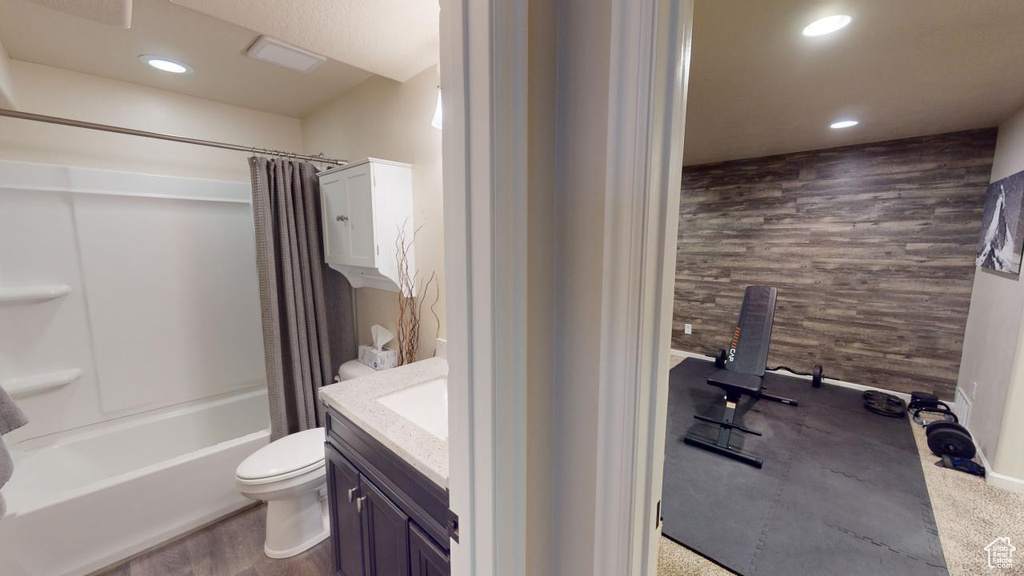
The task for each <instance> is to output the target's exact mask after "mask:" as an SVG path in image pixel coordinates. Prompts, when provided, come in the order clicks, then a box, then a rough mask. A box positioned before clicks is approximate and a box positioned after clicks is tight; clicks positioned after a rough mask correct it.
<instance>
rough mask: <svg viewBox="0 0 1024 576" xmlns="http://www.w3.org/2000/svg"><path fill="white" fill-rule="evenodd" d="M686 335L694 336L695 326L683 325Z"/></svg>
mask: <svg viewBox="0 0 1024 576" xmlns="http://www.w3.org/2000/svg"><path fill="white" fill-rule="evenodd" d="M683 333H684V334H693V324H683Z"/></svg>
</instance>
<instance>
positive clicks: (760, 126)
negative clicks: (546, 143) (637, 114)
mask: <svg viewBox="0 0 1024 576" xmlns="http://www.w3.org/2000/svg"><path fill="white" fill-rule="evenodd" d="M828 14H850V15H851V16H853V22H852V23H851V24H850V25H849V26H847V27H846V28H844V29H842V30H840V31H839V32H836V33H835V34H831V35H828V36H822V37H818V38H806V37H804V36H802V35H801V34H800V31H801V30H802V29H803V27H804V26H805V25H806V24H808V23H810V22H811V21H813V20H815V19H816V18H818V17H820V16H824V15H828ZM687 98H688V103H687V115H686V145H685V147H684V163H685V164H703V163H707V162H717V161H722V160H731V159H737V158H752V157H758V156H766V155H771V154H780V153H786V152H793V151H798V150H812V149H818V148H830V147H834V146H842V145H847V144H857V143H864V142H877V141H882V140H888V139H893V138H902V137H906V136H917V135H924V134H937V133H941V132H950V131H955V130H964V129H969V128H981V127H991V126H996V125H998V124H999V123H1000V122H1001V121H1002V120H1005V119H1006V118H1007V117H1009V116H1010V115H1011V114H1012V113H1013V112H1014V111H1015V110H1016V109H1018V108H1020V107H1021V106H1024V1H1021V0H898V1H894V0H856V1H854V0H839V1H833V2H828V1H826V2H820V1H804V0H772V1H770V2H764V1H756V2H755V1H751V0H697V4H696V11H695V16H694V31H693V52H692V56H691V69H690V86H689V93H688V96H687ZM846 117H852V118H856V119H859V120H860V125H859V126H856V127H854V128H850V129H846V130H831V129H830V128H829V124H830V123H832V122H833V121H834V120H836V119H840V118H846Z"/></svg>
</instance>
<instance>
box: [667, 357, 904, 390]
mask: <svg viewBox="0 0 1024 576" xmlns="http://www.w3.org/2000/svg"><path fill="white" fill-rule="evenodd" d="M671 354H672V355H673V356H679V357H682V358H700V359H701V360H710V361H712V362H714V361H715V359H714V358H712V357H711V356H706V355H704V354H697V353H695V352H686V351H685V350H676V349H675V348H673V349H672V351H671ZM775 373H776V374H782V375H784V376H789V377H791V378H798V379H800V380H807V381H810V380H811V377H810V376H804V375H803V374H793V373H792V372H790V371H789V370H776V371H775ZM825 374H826V375H827V374H828V366H825ZM823 382H825V383H826V384H832V385H833V386H839V387H840V388H850V389H853V390H859V391H861V392H863V391H865V390H880V391H882V392H885V393H886V394H892V395H893V396H899V397H900V398H902V399H903V401H904V402H910V394H907V393H905V392H896V391H893V390H886V389H885V388H878V387H875V386H864V385H862V384H855V383H853V382H847V381H845V380H838V379H836V378H829V377H828V376H825V378H824V380H823Z"/></svg>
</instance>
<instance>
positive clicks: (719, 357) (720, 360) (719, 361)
mask: <svg viewBox="0 0 1024 576" xmlns="http://www.w3.org/2000/svg"><path fill="white" fill-rule="evenodd" d="M715 367H716V368H718V369H719V370H721V369H723V368H725V350H723V349H721V348H719V349H718V354H715Z"/></svg>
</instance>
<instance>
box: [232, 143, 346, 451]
mask: <svg viewBox="0 0 1024 576" xmlns="http://www.w3.org/2000/svg"><path fill="white" fill-rule="evenodd" d="M249 169H250V173H251V175H252V207H253V220H254V223H255V229H256V261H257V268H258V271H259V282H260V307H261V311H262V317H263V346H264V349H265V355H266V367H267V391H268V396H269V400H270V436H271V440H276V439H278V438H281V437H283V436H287V435H288V434H293V433H295V432H300V431H302V430H306V429H309V428H315V427H318V426H322V425H323V413H322V408H321V405H320V402H319V400H318V398H317V391H318V390H319V388H320V387H321V386H325V385H327V384H330V383H331V382H332V380H333V378H332V376H333V374H334V372H335V370H337V368H338V366H340V365H341V363H342V362H345V361H347V360H351V359H353V358H355V357H356V340H355V315H354V310H353V305H352V286H351V285H350V284H349V282H348V280H347V279H346V278H345V277H344V276H343V275H341V274H340V273H338V272H336V271H334V270H332V269H330V268H329V267H327V265H326V264H324V258H323V248H322V244H321V242H322V238H323V236H322V234H321V220H320V185H319V182H318V180H317V176H316V168H315V167H314V166H313V165H312V164H309V163H307V162H299V161H296V160H287V159H280V158H258V157H252V158H249Z"/></svg>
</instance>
